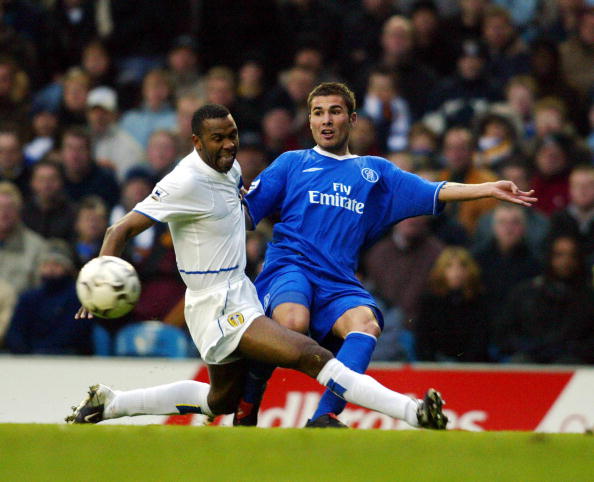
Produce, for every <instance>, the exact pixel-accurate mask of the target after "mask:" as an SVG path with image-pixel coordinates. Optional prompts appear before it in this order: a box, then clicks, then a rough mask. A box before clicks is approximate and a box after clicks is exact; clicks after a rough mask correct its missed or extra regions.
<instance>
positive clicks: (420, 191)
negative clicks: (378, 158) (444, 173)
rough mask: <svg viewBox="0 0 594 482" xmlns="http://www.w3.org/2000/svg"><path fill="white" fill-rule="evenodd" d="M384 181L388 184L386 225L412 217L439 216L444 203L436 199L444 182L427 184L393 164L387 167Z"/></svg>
mask: <svg viewBox="0 0 594 482" xmlns="http://www.w3.org/2000/svg"><path fill="white" fill-rule="evenodd" d="M384 179H385V181H386V182H387V183H388V190H389V191H390V192H391V195H390V196H389V199H390V201H389V203H388V205H387V207H388V213H387V215H388V217H389V220H388V223H389V224H394V223H397V222H398V221H401V220H403V219H406V218H411V217H413V216H422V215H428V214H433V215H435V214H439V213H441V211H443V209H444V207H445V203H443V202H440V201H439V199H438V195H439V191H440V189H441V188H442V187H443V185H444V184H445V182H429V181H427V180H425V179H423V178H422V177H419V176H417V175H416V174H412V173H410V172H406V171H403V170H401V169H399V168H397V167H396V166H394V165H393V164H390V165H389V166H387V168H386V170H385V172H384Z"/></svg>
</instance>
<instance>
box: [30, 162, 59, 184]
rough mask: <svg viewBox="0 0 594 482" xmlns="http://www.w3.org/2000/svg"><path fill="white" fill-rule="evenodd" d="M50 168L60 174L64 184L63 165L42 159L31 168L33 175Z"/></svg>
mask: <svg viewBox="0 0 594 482" xmlns="http://www.w3.org/2000/svg"><path fill="white" fill-rule="evenodd" d="M44 167H49V168H50V169H53V170H54V171H56V172H57V173H58V175H59V176H60V179H61V180H62V182H64V177H65V176H64V167H63V166H62V164H58V163H57V162H54V161H50V160H49V159H40V160H39V161H37V162H36V163H35V164H33V167H32V168H31V174H35V173H36V172H37V171H38V170H39V169H41V168H44Z"/></svg>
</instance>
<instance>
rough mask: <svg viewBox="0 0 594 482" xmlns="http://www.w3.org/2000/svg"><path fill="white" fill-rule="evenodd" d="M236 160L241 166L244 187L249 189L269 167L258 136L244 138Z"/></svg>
mask: <svg viewBox="0 0 594 482" xmlns="http://www.w3.org/2000/svg"><path fill="white" fill-rule="evenodd" d="M236 158H237V162H239V165H240V166H241V180H242V181H243V186H244V187H245V189H249V187H250V185H251V184H252V181H253V180H254V179H256V177H257V176H258V174H260V172H262V171H263V170H264V169H266V167H267V166H268V158H267V156H266V151H265V149H264V146H263V145H262V143H261V142H260V139H259V136H258V135H257V134H252V133H249V134H245V135H244V136H243V139H242V141H241V145H240V147H239V150H238V151H237V156H236Z"/></svg>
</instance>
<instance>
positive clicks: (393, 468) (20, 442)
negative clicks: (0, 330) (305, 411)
mask: <svg viewBox="0 0 594 482" xmlns="http://www.w3.org/2000/svg"><path fill="white" fill-rule="evenodd" d="M30 480H33V481H36V480H60V481H78V480H81V481H82V480H84V481H88V480H93V481H94V480H110V481H120V480H142V481H149V480H159V481H169V480H171V481H179V480H196V481H200V482H201V481H207V480H208V481H210V480H217V481H219V480H220V481H227V480H232V481H236V480H237V481H243V480H257V481H269V480H289V481H293V480H316V481H350V480H361V481H371V480H385V481H391V480H398V481H402V480H452V481H462V480H478V481H484V480H497V481H501V480H510V481H529V480H539V481H550V480H559V481H572V482H574V481H591V480H594V437H592V436H591V435H571V434H554V435H553V434H547V435H544V434H533V433H520V432H483V433H474V432H472V433H471V432H457V431H452V432H429V431H404V432H397V431H380V430H304V429H257V428H252V429H250V428H229V427H227V428H225V427H180V426H161V425H152V426H101V425H98V426H70V425H21V424H0V481H17V482H20V481H30Z"/></svg>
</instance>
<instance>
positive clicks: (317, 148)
mask: <svg viewBox="0 0 594 482" xmlns="http://www.w3.org/2000/svg"><path fill="white" fill-rule="evenodd" d="M313 150H314V151H316V152H317V153H318V154H320V155H322V156H326V157H331V158H332V159H336V160H337V161H345V160H347V159H355V158H357V157H359V156H357V155H356V154H345V155H344V156H337V155H336V154H332V153H331V152H328V151H325V150H324V149H322V148H321V147H320V146H315V147H314V148H313Z"/></svg>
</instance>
